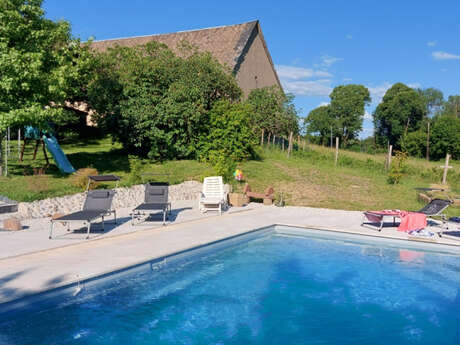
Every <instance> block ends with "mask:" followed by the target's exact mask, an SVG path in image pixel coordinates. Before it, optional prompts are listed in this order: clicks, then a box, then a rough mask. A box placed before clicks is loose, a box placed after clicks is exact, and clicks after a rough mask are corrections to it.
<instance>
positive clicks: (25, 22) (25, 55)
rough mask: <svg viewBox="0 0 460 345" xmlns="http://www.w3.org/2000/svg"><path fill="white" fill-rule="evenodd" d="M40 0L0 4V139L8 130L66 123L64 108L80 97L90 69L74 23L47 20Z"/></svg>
mask: <svg viewBox="0 0 460 345" xmlns="http://www.w3.org/2000/svg"><path fill="white" fill-rule="evenodd" d="M41 5H42V0H0V136H1V132H2V131H4V130H5V129H6V128H7V127H8V126H21V125H34V126H36V127H39V128H42V127H46V124H47V122H48V121H50V120H52V121H54V122H58V121H60V120H61V121H62V120H68V119H69V117H68V116H66V115H68V114H66V112H65V111H64V110H63V107H62V104H63V102H64V101H65V100H69V99H72V98H78V97H81V96H82V94H83V93H84V85H85V83H86V80H85V77H86V76H87V75H88V73H87V71H88V70H89V69H90V68H91V63H92V59H91V54H90V52H89V49H88V47H87V46H82V45H81V44H80V42H79V40H77V39H74V38H72V36H71V34H70V25H69V23H67V22H65V21H59V22H53V21H51V20H49V19H46V18H45V17H44V11H43V9H42V8H41Z"/></svg>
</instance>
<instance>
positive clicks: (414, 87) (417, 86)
mask: <svg viewBox="0 0 460 345" xmlns="http://www.w3.org/2000/svg"><path fill="white" fill-rule="evenodd" d="M407 86H409V87H411V88H413V89H421V88H422V84H420V83H409V84H407Z"/></svg>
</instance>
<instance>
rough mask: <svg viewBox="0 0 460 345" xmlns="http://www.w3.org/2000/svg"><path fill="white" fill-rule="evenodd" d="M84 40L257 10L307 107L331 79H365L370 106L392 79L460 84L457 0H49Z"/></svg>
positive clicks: (241, 16)
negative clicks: (370, 98) (370, 100)
mask: <svg viewBox="0 0 460 345" xmlns="http://www.w3.org/2000/svg"><path fill="white" fill-rule="evenodd" d="M44 9H45V11H46V14H45V16H46V17H47V18H50V19H53V20H59V19H65V20H67V21H69V22H70V24H71V26H72V33H73V35H74V36H76V37H78V38H80V39H81V40H83V41H85V40H87V39H88V38H90V37H93V38H94V39H96V40H103V39H109V38H119V37H130V36H140V35H151V34H160V33H169V32H175V31H182V30H193V29H200V28H207V27H213V26H221V25H232V24H238V23H243V22H247V21H252V20H256V19H258V20H259V21H260V24H261V27H262V32H263V34H264V37H265V40H266V42H267V46H268V49H269V51H270V53H271V56H272V59H273V62H274V64H275V67H276V69H277V71H278V75H279V77H280V80H281V82H282V85H283V88H284V90H285V91H286V92H291V93H293V94H294V95H295V101H294V102H295V104H296V106H297V108H298V109H299V110H300V111H299V115H300V116H301V117H304V116H306V115H308V113H309V112H310V111H311V110H312V109H314V108H316V107H318V106H320V105H323V104H327V103H328V102H329V97H328V95H329V94H330V92H331V91H332V89H333V88H334V87H335V86H338V85H345V84H350V83H353V84H362V85H365V86H366V87H367V88H368V89H369V91H370V93H371V97H372V103H371V104H370V105H369V107H367V109H366V115H365V116H364V126H363V127H364V128H363V131H362V132H361V134H360V136H361V137H362V138H364V137H367V136H369V135H372V116H371V114H372V112H373V110H374V109H375V107H376V106H377V104H378V103H379V102H380V101H381V98H382V97H383V95H384V94H385V91H386V90H387V89H388V88H390V87H391V85H392V84H394V83H396V82H402V83H405V84H406V85H409V86H411V87H419V88H428V87H435V88H437V89H439V90H441V91H442V92H443V93H444V97H445V98H447V97H448V95H453V94H460V35H459V33H460V20H459V15H460V14H459V13H460V1H459V0H438V1H434V0H431V1H427V0H399V1H397V0H385V1H382V0H379V1H375V0H367V1H361V0H329V1H324V0H323V1H319V0H304V1H289V0H285V1H276V2H275V1H269V0H265V1H259V0H251V1H250V0H245V1H240V0H233V1H215V0H214V1H208V0H206V1H190V0H189V1H175V0H170V1H151V0H144V1H141V0H130V1H121V0H119V1H115V0H110V1H109V0H73V1H63V0H45V1H44Z"/></svg>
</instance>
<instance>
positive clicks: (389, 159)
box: [387, 145, 393, 170]
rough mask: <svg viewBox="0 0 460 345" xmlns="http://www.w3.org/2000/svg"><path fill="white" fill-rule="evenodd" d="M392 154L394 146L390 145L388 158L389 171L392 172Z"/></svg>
mask: <svg viewBox="0 0 460 345" xmlns="http://www.w3.org/2000/svg"><path fill="white" fill-rule="evenodd" d="M392 152H393V145H390V146H389V147H388V156H387V170H390V167H391V157H392V156H391V155H392Z"/></svg>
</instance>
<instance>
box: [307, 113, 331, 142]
mask: <svg viewBox="0 0 460 345" xmlns="http://www.w3.org/2000/svg"><path fill="white" fill-rule="evenodd" d="M304 123H305V127H306V129H307V134H313V135H314V134H316V135H319V137H320V142H319V143H320V144H322V145H325V144H327V143H328V140H329V137H330V135H331V130H332V131H333V135H337V134H338V130H337V125H336V122H335V121H334V118H333V117H332V114H331V112H330V106H329V105H323V106H320V107H318V108H315V109H313V110H312V111H310V112H309V113H308V115H307V117H305V119H304Z"/></svg>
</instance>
